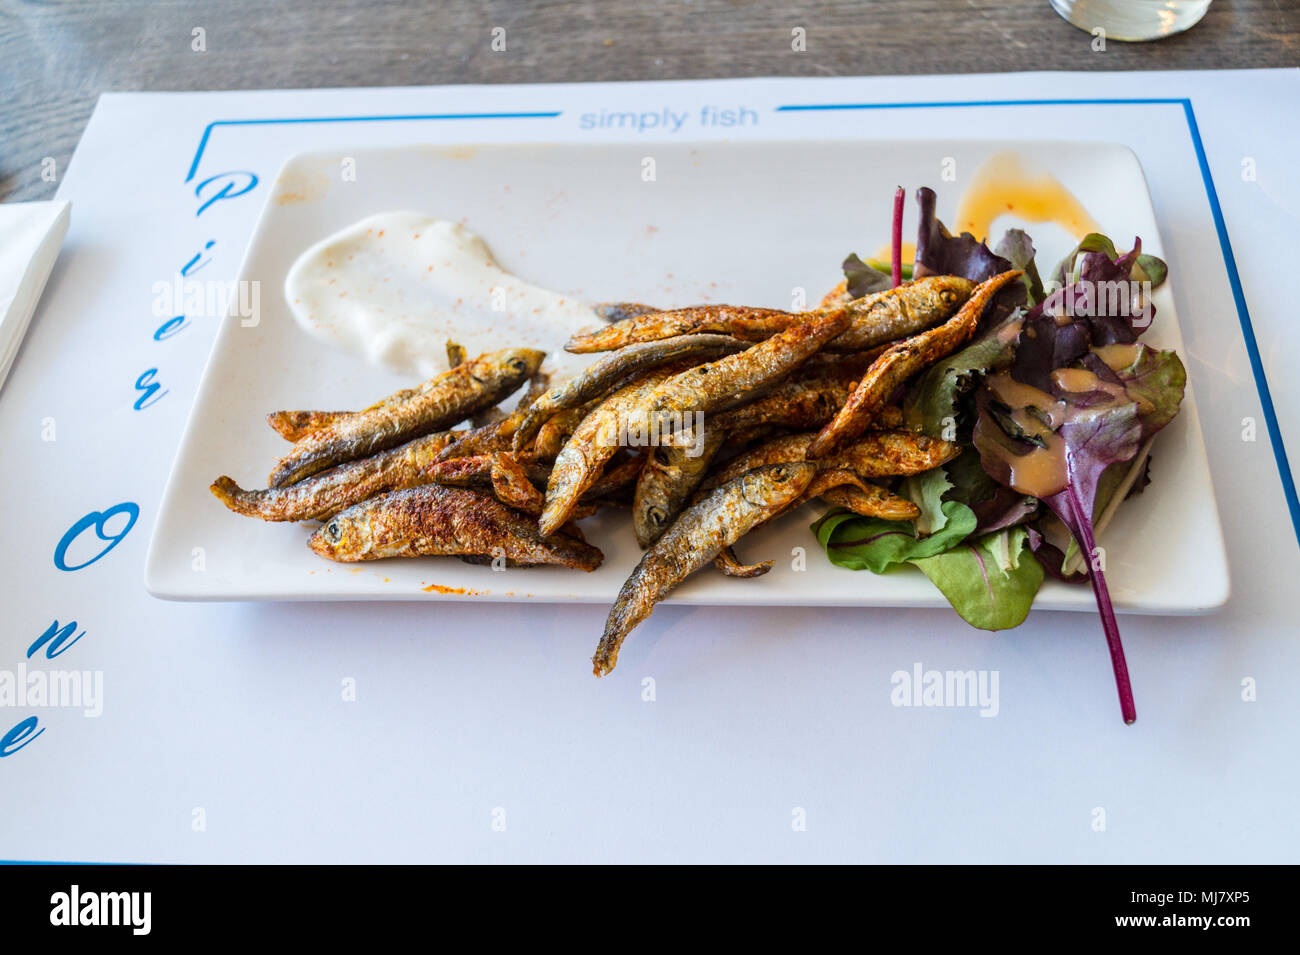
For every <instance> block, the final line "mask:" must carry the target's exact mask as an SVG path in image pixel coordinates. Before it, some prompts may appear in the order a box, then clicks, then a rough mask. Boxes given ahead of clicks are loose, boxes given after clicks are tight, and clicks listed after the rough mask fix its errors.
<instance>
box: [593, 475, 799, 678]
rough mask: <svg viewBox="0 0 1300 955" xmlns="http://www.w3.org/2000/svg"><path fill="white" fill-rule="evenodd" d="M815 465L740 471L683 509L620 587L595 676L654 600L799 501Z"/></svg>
mask: <svg viewBox="0 0 1300 955" xmlns="http://www.w3.org/2000/svg"><path fill="white" fill-rule="evenodd" d="M816 470H817V469H816V468H815V467H814V466H813V465H810V464H777V465H772V466H770V467H765V468H760V469H759V470H757V471H753V472H750V473H748V474H744V475H741V476H740V477H738V478H736V479H735V480H734V481H730V482H728V483H727V484H724V485H722V486H721V487H719V488H717V489H716V490H715V491H713V493H711V494H709V495H708V496H707V497H705V498H704V500H702V501H700V502H699V503H698V504H696V505H694V506H693V507H690V508H688V509H687V510H686V511H684V512H682V514H681V516H680V517H678V518H677V520H675V521H674V522H673V523H672V526H670V527H669V528H668V530H666V531H665V532H664V533H663V536H661V537H660V538H659V540H657V541H656V542H655V544H654V546H653V547H651V548H650V550H648V551H646V553H645V556H643V557H642V558H641V562H640V563H639V564H637V566H636V570H634V571H632V575H631V576H630V577H628V579H627V581H626V582H625V583H624V584H623V587H622V589H621V590H620V591H619V594H618V599H617V600H615V601H614V606H613V608H612V609H611V610H610V613H609V620H608V621H607V622H606V624H605V633H604V635H603V636H602V637H601V640H600V644H599V646H597V647H596V653H595V656H593V657H592V658H591V662H592V669H593V672H594V673H595V674H596V676H602V675H603V674H606V673H608V672H609V671H610V670H612V669H614V665H615V664H616V663H617V662H618V652H619V648H620V647H622V645H623V640H624V639H625V638H626V637H627V635H628V634H629V633H630V632H631V631H632V629H633V628H634V627H635V626H636V625H637V624H639V623H640V622H641V621H642V620H644V619H645V618H646V617H648V616H650V613H651V611H653V610H654V607H655V604H657V603H658V602H659V601H660V600H662V599H663V598H664V597H665V596H667V594H668V593H669V592H670V591H671V590H672V589H673V588H674V587H676V586H677V585H678V584H680V583H681V582H682V581H683V580H685V579H686V578H687V577H689V576H690V575H691V574H693V573H695V571H697V570H699V569H700V568H701V567H703V566H705V565H706V564H708V563H709V562H710V561H712V560H713V558H715V557H716V556H717V555H718V554H719V553H720V552H721V551H722V549H723V548H724V547H730V546H731V545H732V544H734V543H735V542H736V541H737V540H739V539H740V538H741V537H743V536H744V535H745V534H746V533H747V532H748V531H749V530H750V528H752V527H754V526H755V525H757V524H760V523H762V522H763V521H765V520H767V519H768V518H769V517H771V516H772V515H773V514H776V513H780V512H781V511H782V510H783V509H784V508H785V507H786V506H787V505H788V504H789V503H790V502H791V501H794V500H798V498H799V497H800V495H802V494H803V492H804V489H805V488H807V486H808V484H809V483H810V482H811V481H812V479H813V475H814V474H815V473H816Z"/></svg>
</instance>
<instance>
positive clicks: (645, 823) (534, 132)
mask: <svg viewBox="0 0 1300 955" xmlns="http://www.w3.org/2000/svg"><path fill="white" fill-rule="evenodd" d="M1298 94H1300V73H1298V72H1297V71H1268V72H1264V71H1260V72H1216V73H1142V74H1110V75H1100V74H1095V73H1094V74H1063V73H1056V74H1052V73H1043V74H1033V75H1029V74H1017V75H1008V76H963V77H913V78H906V79H901V78H873V79H825V80H803V79H795V80H749V81H716V82H708V83H704V82H680V83H662V84H654V83H643V84H610V85H590V86H587V85H574V86H495V87H444V88H435V89H392V90H336V91H311V92H303V91H289V92H264V93H206V94H113V95H107V96H105V97H103V98H102V99H101V101H100V103H99V106H98V108H97V110H96V112H95V115H94V117H93V118H92V120H91V122H90V125H89V127H88V128H87V131H86V134H85V136H84V138H83V140H82V143H81V145H80V147H79V149H78V151H77V154H76V156H75V158H74V160H73V162H72V164H71V167H70V168H69V170H68V172H67V175H66V178H65V180H64V182H63V183H62V184H61V186H60V190H59V197H60V198H61V199H69V200H72V201H74V202H75V204H76V205H77V208H78V214H77V217H76V221H75V222H74V223H73V225H72V228H71V230H70V232H69V235H68V240H67V244H66V246H65V251H64V259H63V261H62V262H61V264H60V267H59V269H58V270H57V271H56V273H55V278H54V280H53V281H52V282H51V283H50V286H49V288H48V289H47V291H46V296H45V300H44V302H43V303H42V306H41V309H40V310H39V311H38V313H37V317H36V319H35V321H34V323H33V326H32V328H31V330H30V332H29V334H28V341H27V345H26V347H25V348H24V351H23V353H22V356H21V358H20V360H19V361H18V362H17V363H16V364H15V366H14V367H13V369H12V371H11V373H10V379H9V382H8V384H7V385H6V387H5V389H4V392H3V394H0V447H3V448H4V449H5V456H4V461H5V467H4V468H3V469H0V493H2V494H3V500H5V502H6V508H5V513H6V531H7V541H8V542H9V545H10V546H8V547H7V548H6V550H5V553H6V556H5V558H4V564H5V571H6V574H5V580H6V587H5V591H6V596H7V598H8V599H7V600H6V602H5V604H6V606H5V613H4V618H3V624H2V628H3V629H2V631H0V632H3V637H4V639H3V641H2V642H0V724H3V725H0V741H2V743H3V745H0V751H4V752H7V753H8V755H5V756H2V757H0V775H2V777H3V779H2V784H0V793H2V794H3V795H2V796H0V799H2V800H3V804H2V805H0V809H3V820H4V821H3V824H2V825H0V855H3V856H5V857H8V858H18V859H51V860H86V861H137V862H153V861H205V860H206V861H236V860H259V861H271V860H274V861H287V860H372V861H378V860H393V861H396V860H404V861H411V860H435V859H436V860H510V861H541V860H549V861H556V860H564V861H583V860H736V861H757V860H788V861H815V860H816V861H824V860H845V861H847V860H876V861H1002V862H1017V861H1035V860H1040V861H1068V860H1074V861H1108V862H1119V861H1203V862H1204V861H1222V862H1226V861H1263V860H1273V861H1287V860H1293V859H1294V858H1295V853H1296V849H1297V846H1298V845H1300V822H1297V820H1296V818H1295V816H1294V813H1292V812H1291V806H1292V803H1293V801H1294V800H1293V793H1294V791H1295V789H1296V787H1297V783H1300V779H1297V770H1296V768H1295V761H1294V758H1293V757H1294V752H1295V729H1294V727H1295V726H1296V725H1297V718H1298V717H1300V700H1298V699H1297V697H1296V694H1294V693H1293V692H1292V691H1291V687H1290V685H1289V679H1288V674H1290V673H1292V672H1294V671H1295V670H1296V667H1297V665H1300V648H1298V647H1297V642H1296V640H1295V633H1296V625H1295V623H1294V622H1293V621H1294V611H1293V609H1292V605H1291V603H1290V600H1289V597H1290V591H1291V589H1292V588H1293V587H1294V580H1295V579H1296V577H1297V573H1298V572H1300V547H1298V546H1297V532H1296V526H1295V522H1294V519H1295V517H1296V515H1295V513H1294V512H1293V510H1292V508H1291V507H1290V505H1289V502H1288V499H1287V490H1288V488H1289V487H1291V486H1292V485H1291V483H1290V475H1289V470H1287V469H1285V468H1282V467H1280V458H1281V455H1280V448H1281V447H1282V446H1283V444H1284V443H1285V444H1286V445H1288V446H1289V447H1291V448H1292V449H1293V450H1294V449H1295V448H1296V447H1298V446H1300V434H1298V433H1297V425H1296V421H1297V410H1300V409H1298V404H1300V395H1298V394H1297V387H1298V386H1297V384H1296V376H1294V375H1293V374H1291V373H1289V371H1288V369H1290V368H1292V367H1294V362H1295V361H1296V360H1297V359H1298V358H1300V349H1298V348H1297V346H1296V344H1295V342H1294V337H1293V335H1292V334H1291V329H1290V325H1291V320H1290V315H1291V311H1292V303H1291V302H1290V300H1289V299H1290V298H1291V296H1290V294H1289V291H1290V285H1291V283H1290V282H1289V281H1288V279H1289V276H1290V274H1291V271H1292V268H1293V266H1292V263H1291V262H1290V261H1289V259H1290V258H1291V254H1292V253H1293V250H1294V247H1295V242H1294V235H1295V232H1296V226H1297V223H1296V217H1297V211H1300V190H1298V189H1297V186H1296V184H1295V181H1294V179H1293V178H1292V177H1291V175H1290V171H1291V168H1292V162H1291V159H1292V157H1293V156H1294V155H1295V150H1296V147H1297V145H1298V143H1297V133H1296V131H1295V128H1294V123H1293V122H1292V119H1293V114H1294V111H1295V104H1296V102H1297V98H1298ZM728 111H729V112H728ZM728 115H729V116H730V122H731V125H724V122H725V120H724V118H723V117H725V116H728ZM937 133H942V134H944V135H951V136H953V137H954V138H972V137H979V136H987V137H990V138H1005V136H1007V135H1015V136H1024V135H1027V134H1030V135H1034V136H1041V137H1042V138H1043V139H1048V140H1067V141H1068V140H1079V139H1082V140H1101V141H1119V142H1123V143H1126V144H1128V145H1129V146H1130V147H1132V148H1133V149H1134V151H1135V152H1136V153H1137V155H1138V157H1139V158H1140V160H1141V162H1142V165H1143V167H1144V169H1145V170H1146V173H1147V176H1148V179H1149V181H1150V186H1151V192H1152V196H1153V199H1154V202H1155V207H1156V212H1157V217H1158V220H1159V223H1160V229H1161V232H1162V235H1163V238H1164V242H1165V248H1166V251H1167V253H1168V255H1167V257H1168V259H1169V264H1170V268H1171V272H1172V274H1173V275H1174V276H1175V283H1174V289H1175V296H1176V306H1177V309H1178V313H1179V316H1180V319H1181V321H1182V324H1183V331H1184V335H1185V338H1186V345H1187V347H1186V354H1185V355H1184V360H1185V362H1186V364H1187V366H1188V370H1189V373H1190V375H1191V378H1192V381H1193V384H1194V387H1195V389H1196V393H1197V397H1198V401H1199V403H1200V405H1201V412H1202V420H1203V427H1204V431H1205V439H1206V444H1207V447H1208V450H1209V455H1210V461H1211V465H1212V468H1213V471H1214V481H1215V486H1216V489H1217V491H1218V495H1219V506H1220V512H1221V515H1222V519H1223V525H1224V532H1225V536H1226V539H1227V542H1228V551H1229V560H1230V564H1231V568H1232V572H1233V584H1234V593H1233V596H1232V598H1231V600H1230V602H1229V604H1228V606H1227V608H1226V609H1225V610H1224V611H1223V612H1221V613H1219V614H1216V615H1213V616H1210V617H1206V618H1197V619H1187V618H1178V619H1174V618H1133V617H1129V618H1124V619H1123V621H1122V626H1123V634H1124V640H1125V646H1126V648H1127V651H1128V658H1129V665H1130V669H1131V671H1132V675H1133V680H1134V686H1135V691H1136V694H1137V702H1138V714H1139V717H1138V722H1137V724H1136V725H1135V726H1132V727H1125V726H1124V725H1123V724H1122V723H1121V722H1120V720H1119V716H1118V707H1117V705H1116V701H1115V692H1114V687H1113V683H1112V677H1111V672H1110V666H1109V663H1108V660H1107V657H1106V650H1105V644H1104V641H1103V638H1102V634H1101V631H1100V627H1099V625H1098V622H1097V620H1096V619H1095V618H1093V617H1091V616H1090V615H1086V614H1070V615H1067V614H1059V613H1047V612H1035V613H1034V614H1032V615H1031V617H1030V619H1029V621H1028V622H1027V623H1026V624H1025V625H1024V626H1022V627H1021V628H1020V629H1018V630H1016V631H1013V632H1010V633H1004V634H999V635H989V634H985V633H981V632H977V631H973V630H971V629H969V628H967V627H966V625H965V624H963V623H962V622H961V621H960V620H959V619H957V618H956V617H955V616H954V615H952V614H951V613H950V612H947V611H901V610H900V611H890V610H882V611H871V612H864V611H860V610H836V609H822V610H808V609H800V608H776V609H773V608H763V609H762V610H753V611H737V610H736V609H735V608H728V609H715V608H663V609H661V610H660V611H659V612H657V613H656V614H655V616H654V618H652V620H650V621H649V622H647V623H646V624H645V625H643V626H642V627H641V628H640V629H638V631H637V633H636V635H635V638H634V639H633V640H630V641H629V643H628V645H627V648H626V649H625V651H624V653H623V656H622V659H621V660H620V664H619V668H618V670H616V671H615V673H614V674H613V675H612V676H611V677H608V678H606V679H605V680H602V681H596V680H594V679H592V678H591V676H590V673H589V670H588V668H587V667H586V666H585V665H584V661H585V660H586V658H587V657H588V656H589V655H590V652H591V647H592V646H593V644H594V640H595V637H596V635H597V634H598V633H599V631H600V628H601V625H602V623H603V620H604V616H605V609H604V608H602V607H562V606H545V607H532V606H525V605H475V604H437V605H424V604H383V605H380V604H360V603H342V604H306V605H303V604H297V605H286V604H233V605H195V604H171V603H165V602H161V601H157V600H154V599H152V598H150V597H148V596H147V595H146V594H145V592H144V589H143V587H142V584H141V575H142V565H143V561H144V554H145V547H146V544H147V541H148V538H149V532H150V530H151V525H152V521H153V518H154V513H155V509H156V506H157V501H158V498H159V494H160V492H161V489H162V486H163V482H164V480H165V478H166V475H167V471H168V468H169V467H170V465H171V461H172V455H173V453H174V450H175V445H176V440H177V437H178V435H179V433H180V430H181V427H182V425H183V423H184V421H185V418H186V415H187V413H188V410H189V405H190V402H191V399H192V397H193V394H194V388H195V384H196V382H197V379H198V375H199V373H200V371H201V369H202V366H203V363H204V360H205V358H206V355H207V350H208V346H209V344H210V342H211V340H212V336H213V332H214V330H215V325H214V324H213V320H211V319H202V318H191V317H187V316H180V317H178V316H176V315H171V314H167V315H159V314H155V308H154V299H155V297H156V296H155V292H154V286H155V283H158V282H165V281H170V280H171V278H172V277H173V276H174V275H175V274H176V273H177V272H184V273H186V274H187V275H198V276H199V277H202V278H210V279H214V280H219V279H230V278H233V277H234V275H235V273H236V271H237V268H238V265H239V259H240V255H241V253H242V251H243V247H244V244H245V242H246V239H247V236H248V234H249V230H250V229H251V226H252V223H253V221H254V218H255V217H256V214H257V211H258V209H259V207H260V205H261V203H262V202H263V201H264V198H265V190H266V189H267V188H268V186H269V183H270V180H271V179H272V178H273V177H274V175H275V173H276V171H277V169H278V168H279V166H280V164H281V162H282V161H283V160H284V159H285V158H286V157H287V156H289V155H291V154H293V153H296V152H300V151H303V150H305V149H312V148H321V149H324V148H331V149H334V148H346V147H347V146H348V145H349V144H356V145H357V146H358V147H360V146H361V145H371V146H373V145H380V144H400V143H418V142H438V143H442V144H446V143H457V142H460V143H481V142H509V141H535V142H573V141H584V140H600V141H633V142H641V141H644V142H646V143H647V145H648V146H652V144H653V143H655V142H661V141H669V140H687V139H714V138H727V139H733V140H739V139H743V138H747V137H748V138H755V139H782V138H800V137H826V136H833V137H837V138H838V137H844V136H862V137H864V138H933V137H934V136H935V135H936V134H937ZM935 172H936V178H937V176H938V173H939V170H936V171H935ZM810 174H815V171H813V172H810ZM863 177H864V179H863V182H864V184H869V183H870V171H869V170H864V172H863ZM889 185H892V184H889ZM1229 249H1230V250H1231V252H1232V253H1233V259H1234V261H1235V265H1233V266H1231V267H1230V266H1229V265H1228V263H1227V261H1226V256H1225V251H1226V250H1229ZM832 254H839V250H835V251H834V252H833V253H832ZM1237 278H1239V289H1240V295H1239V296H1238V295H1237V294H1235V293H1236V291H1237V288H1236V287H1235V286H1234V280H1235V279H1237ZM1243 319H1248V322H1249V324H1248V325H1245V324H1243ZM1247 330H1249V332H1250V333H1251V334H1253V337H1254V344H1253V346H1252V344H1251V343H1249V341H1248V336H1247ZM1254 357H1257V358H1258V361H1257V363H1254V364H1257V367H1252V364H1253V361H1252V359H1253V358H1254ZM1261 381H1263V382H1266V384H1267V387H1268V388H1269V389H1270V390H1271V399H1272V403H1273V405H1274V406H1275V409H1276V420H1277V422H1278V424H1277V426H1276V429H1274V428H1273V426H1272V421H1271V418H1272V415H1271V414H1270V412H1269V410H1268V409H1267V408H1266V407H1265V405H1264V403H1263V402H1262V401H1261V392H1260V383H1261ZM1153 474H1154V480H1155V484H1154V486H1153V487H1152V489H1151V492H1152V493H1159V490H1160V487H1159V481H1160V476H1159V460H1158V457H1157V459H1156V461H1155V463H1154V468H1153ZM1284 475H1285V479H1284ZM1152 533H1160V529H1159V528H1152ZM201 547H202V542H200V541H196V542H195V548H196V555H195V559H196V561H199V562H201V561H200V553H201V551H200V550H198V549H201ZM196 566H197V565H196ZM196 572H201V571H197V570H196ZM74 621H75V624H74V623H73V622H74ZM56 622H57V624H56ZM52 625H54V626H53V627H52ZM69 625H72V626H71V629H66V628H68V626H69ZM46 633H50V634H51V637H50V639H48V640H45V641H44V642H41V638H42V636H43V635H44V634H46ZM61 634H66V635H64V636H60V635H61ZM34 644H39V645H38V646H35V647H34V648H33V645H34ZM29 651H30V656H29ZM950 670H951V671H970V670H974V671H977V674H982V675H983V676H982V678H983V679H984V680H985V685H986V687H987V688H991V685H992V684H991V681H992V680H993V678H994V675H996V680H997V688H998V692H997V700H996V715H995V716H993V717H992V718H985V717H983V716H981V707H969V706H967V707H925V706H921V707H915V706H899V705H895V702H897V701H898V694H896V693H895V692H894V690H895V684H898V683H900V682H901V680H902V679H903V678H902V677H900V676H898V675H897V674H900V673H902V674H907V675H908V679H910V678H911V675H912V674H914V673H916V672H918V671H919V672H920V673H921V674H922V675H923V676H924V674H925V673H926V672H927V671H950ZM36 671H40V672H41V673H43V674H46V675H47V676H48V675H49V674H51V673H53V672H54V671H76V672H77V673H78V674H84V675H85V679H84V681H82V680H81V679H78V680H77V681H76V685H77V686H78V687H80V688H82V689H83V690H85V691H87V693H86V695H85V697H84V698H83V699H81V700H80V701H79V702H78V703H77V705H63V706H49V705H42V701H40V700H37V699H33V698H32V697H31V696H28V698H26V699H21V700H20V699H19V698H18V697H17V695H15V697H14V699H7V698H5V697H4V694H3V685H4V679H5V677H4V673H6V672H7V673H9V674H10V675H11V676H10V678H9V679H10V684H11V686H17V685H18V684H19V683H22V684H24V685H26V682H27V679H28V678H29V677H31V675H32V674H33V673H34V672H36ZM36 682H37V683H39V682H40V680H39V679H37V681H36ZM69 685H70V684H69ZM65 689H66V687H65ZM891 697H893V699H891ZM44 702H49V701H48V700H47V701H44ZM65 702H67V701H66V700H65ZM993 708H994V707H993V706H987V705H986V706H984V707H982V709H983V710H984V711H985V712H990V711H991V710H992V709H993ZM33 719H34V721H35V722H32V720H33ZM10 727H15V728H14V729H13V730H10ZM6 734H7V735H6Z"/></svg>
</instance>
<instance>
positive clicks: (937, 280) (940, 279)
mask: <svg viewBox="0 0 1300 955" xmlns="http://www.w3.org/2000/svg"><path fill="white" fill-rule="evenodd" d="M927 281H928V282H929V283H930V291H931V293H932V294H933V295H934V297H935V301H936V305H937V306H938V308H940V309H943V310H945V311H947V312H955V311H956V310H957V308H958V306H960V305H962V304H963V303H964V302H965V301H966V300H967V299H968V298H970V293H971V292H972V291H974V289H975V283H974V282H972V281H971V280H970V279H967V278H962V277H961V276H960V275H936V276H934V277H932V278H930V279H928V280H927Z"/></svg>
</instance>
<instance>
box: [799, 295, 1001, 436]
mask: <svg viewBox="0 0 1300 955" xmlns="http://www.w3.org/2000/svg"><path fill="white" fill-rule="evenodd" d="M1020 274H1021V273H1020V272H1018V271H1015V270H1013V271H1010V272H1003V273H1002V274H1000V275H995V276H993V278H991V279H989V280H988V281H986V282H982V283H980V285H979V286H978V287H976V289H975V291H974V292H972V293H971V296H970V298H968V299H967V300H966V304H965V305H963V306H962V307H961V309H960V310H959V311H958V312H957V314H956V315H954V316H953V317H952V318H951V319H949V320H948V321H946V322H944V323H943V324H942V325H940V326H939V327H937V328H932V329H930V330H929V331H927V332H922V333H921V334H919V335H913V336H912V337H911V338H908V339H905V340H903V341H901V342H899V343H898V344H896V345H893V346H891V347H890V348H889V349H888V350H887V351H885V352H884V354H882V355H881V356H880V357H879V358H877V359H876V360H875V361H874V362H872V363H871V367H870V368H868V369H867V373H866V374H865V375H864V376H863V377H862V380H861V381H860V382H858V387H857V388H856V389H854V392H853V394H852V395H850V396H849V400H848V401H847V402H845V404H844V406H843V407H842V408H840V410H839V411H838V412H837V413H836V415H835V417H834V418H833V419H832V420H831V421H830V422H828V423H827V424H826V426H825V427H823V428H822V430H821V433H820V434H818V435H817V439H816V440H815V441H814V442H813V443H812V446H811V447H810V448H809V449H808V457H809V459H812V458H820V457H824V456H825V455H827V454H830V453H832V452H833V451H834V450H835V449H836V448H838V447H841V446H843V445H844V444H845V442H848V441H852V440H853V439H854V438H856V437H857V436H858V435H860V434H862V432H864V431H866V430H867V427H868V426H869V425H870V424H871V422H872V420H873V419H874V418H875V416H876V415H877V414H878V413H879V412H880V409H881V408H883V407H884V406H885V403H886V402H888V401H889V399H890V397H891V396H892V395H893V394H894V391H895V390H896V389H897V388H898V386H899V385H901V384H902V383H903V382H905V381H907V379H908V378H911V377H912V376H913V375H914V374H916V373H917V372H918V371H920V370H921V369H923V368H927V367H929V366H930V365H931V364H933V363H934V362H936V361H938V360H939V359H940V358H943V357H945V356H947V355H949V354H951V353H952V352H954V351H956V350H957V349H958V348H960V347H961V346H962V345H963V344H965V342H966V341H967V339H969V338H970V337H971V335H973V334H974V333H975V328H976V326H977V325H978V324H979V320H980V316H981V315H983V314H984V309H985V308H986V307H987V306H988V304H989V302H990V301H991V300H992V298H993V296H994V295H996V294H997V293H998V292H999V291H1001V290H1002V289H1003V288H1004V287H1005V286H1006V285H1008V284H1009V283H1011V282H1014V281H1016V280H1017V279H1019V278H1020ZM921 281H928V280H927V279H922V280H921ZM900 288H901V286H900ZM863 301H865V299H863Z"/></svg>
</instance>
